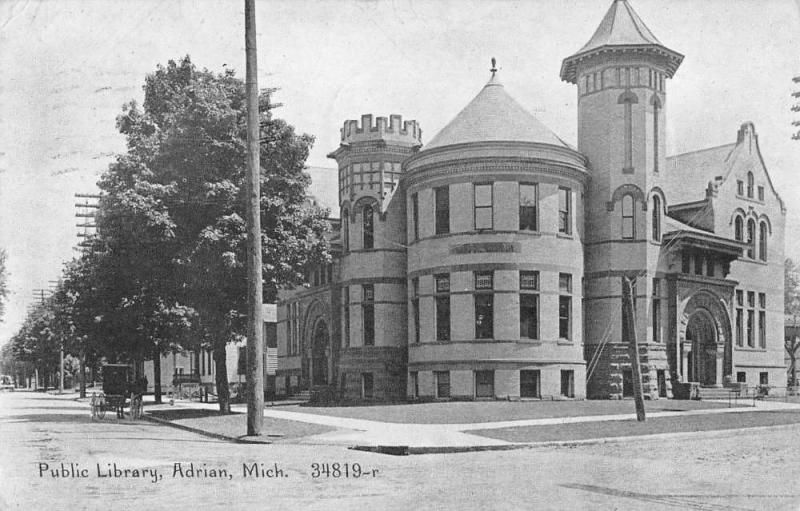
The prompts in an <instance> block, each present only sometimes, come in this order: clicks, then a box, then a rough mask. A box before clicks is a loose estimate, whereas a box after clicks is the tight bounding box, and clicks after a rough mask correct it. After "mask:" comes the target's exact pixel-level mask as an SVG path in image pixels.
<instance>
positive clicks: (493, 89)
mask: <svg viewBox="0 0 800 511" xmlns="http://www.w3.org/2000/svg"><path fill="white" fill-rule="evenodd" d="M495 141H503V142H535V143H539V144H549V145H554V146H559V147H565V148H568V149H572V147H570V146H569V144H567V143H566V142H564V141H563V140H561V139H560V138H559V137H558V136H557V135H556V134H555V133H553V132H552V131H550V129H548V128H547V127H546V126H545V125H544V124H542V123H541V122H539V120H538V119H536V117H534V116H533V114H531V113H530V112H528V111H527V110H525V108H524V107H523V106H522V105H520V104H519V103H518V102H517V101H516V100H515V99H514V98H512V97H511V96H510V95H509V94H508V92H506V90H505V87H503V84H501V83H500V81H499V80H498V79H497V76H496V75H493V76H492V78H491V79H490V80H489V82H488V83H487V84H486V85H485V86H484V87H483V89H482V90H481V91H480V92H479V93H478V95H477V96H475V98H474V99H473V100H472V101H470V102H469V104H468V105H467V106H466V107H464V109H463V110H461V112H459V114H458V115H456V116H455V118H454V119H453V120H452V121H450V122H449V123H448V124H447V125H446V126H445V127H444V128H442V130H441V131H440V132H439V133H438V134H437V135H436V136H435V137H433V139H431V141H430V142H429V143H428V144H427V145H425V146H424V147H423V149H422V150H423V151H428V150H430V149H433V148H437V147H444V146H449V145H456V144H468V143H472V142H495Z"/></svg>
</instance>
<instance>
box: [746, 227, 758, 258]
mask: <svg viewBox="0 0 800 511" xmlns="http://www.w3.org/2000/svg"><path fill="white" fill-rule="evenodd" d="M755 249H756V221H755V220H753V219H752V218H751V219H750V220H748V221H747V257H749V258H750V259H752V258H753V257H755V251H756V250H755Z"/></svg>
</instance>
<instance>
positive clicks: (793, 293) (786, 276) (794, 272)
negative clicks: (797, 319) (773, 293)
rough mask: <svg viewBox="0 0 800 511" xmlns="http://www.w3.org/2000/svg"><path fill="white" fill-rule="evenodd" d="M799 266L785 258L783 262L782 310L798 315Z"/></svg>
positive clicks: (799, 293) (799, 296) (799, 309)
mask: <svg viewBox="0 0 800 511" xmlns="http://www.w3.org/2000/svg"><path fill="white" fill-rule="evenodd" d="M799 271H800V268H798V266H797V265H796V264H795V262H794V261H792V260H791V259H789V258H787V259H786V260H785V261H784V264H783V309H784V310H783V312H784V313H785V314H790V315H800V273H798V272H799Z"/></svg>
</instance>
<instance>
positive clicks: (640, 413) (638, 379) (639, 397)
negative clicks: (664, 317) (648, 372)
mask: <svg viewBox="0 0 800 511" xmlns="http://www.w3.org/2000/svg"><path fill="white" fill-rule="evenodd" d="M622 312H623V315H622V317H623V320H624V321H625V324H626V328H625V329H624V330H627V333H628V339H623V340H624V341H628V345H629V347H630V357H631V369H632V372H633V400H634V401H635V402H636V420H637V421H639V422H643V421H644V420H645V419H646V417H645V414H644V392H643V390H642V368H641V367H640V365H639V344H638V343H637V342H636V309H635V308H634V307H633V283H632V282H631V279H630V278H628V277H623V278H622Z"/></svg>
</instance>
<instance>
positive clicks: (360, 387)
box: [328, 115, 422, 400]
mask: <svg viewBox="0 0 800 511" xmlns="http://www.w3.org/2000/svg"><path fill="white" fill-rule="evenodd" d="M421 145H422V130H421V129H420V128H419V125H418V124H417V122H416V121H413V120H412V121H403V120H402V117H401V116H400V115H391V116H389V118H388V119H387V118H386V117H378V118H376V119H375V123H374V124H373V116H372V115H362V116H361V122H360V124H359V121H357V120H347V121H345V122H344V126H343V127H342V129H341V142H340V145H339V147H338V148H337V149H336V150H335V151H333V152H332V153H330V154H329V155H328V157H329V158H333V159H335V160H336V163H337V164H338V168H339V207H340V213H341V241H342V261H341V268H342V269H341V276H340V279H341V296H340V297H337V298H338V301H340V303H341V311H342V315H341V318H342V319H341V321H342V325H341V332H342V345H341V346H340V351H339V353H340V358H339V371H338V372H339V375H340V380H341V381H340V382H338V385H339V386H340V389H341V391H342V396H343V398H344V399H346V400H361V399H367V400H369V399H375V400H399V399H404V398H405V390H406V359H407V355H406V344H407V340H406V338H407V337H406V323H405V320H404V318H405V317H406V276H405V274H406V248H405V228H406V227H405V226H406V217H405V215H406V209H405V203H404V201H403V200H402V193H399V194H396V191H397V189H398V187H400V186H401V176H402V163H403V161H405V160H406V159H407V158H408V157H409V156H410V155H412V154H413V153H415V152H417V151H418V150H419V148H420V146H421ZM395 197H396V198H395Z"/></svg>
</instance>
